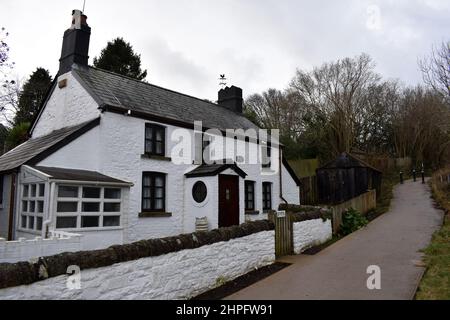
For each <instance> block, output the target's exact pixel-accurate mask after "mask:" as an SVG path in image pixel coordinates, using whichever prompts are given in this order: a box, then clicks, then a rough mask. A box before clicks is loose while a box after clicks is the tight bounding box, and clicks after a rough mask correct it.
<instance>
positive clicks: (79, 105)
mask: <svg viewBox="0 0 450 320" xmlns="http://www.w3.org/2000/svg"><path fill="white" fill-rule="evenodd" d="M63 79H67V86H66V87H65V88H61V89H60V88H59V87H58V85H56V87H55V89H54V91H53V94H52V95H51V97H50V99H49V101H48V102H47V105H46V106H45V108H44V111H43V112H42V114H41V116H40V119H39V121H38V122H37V123H36V126H35V128H34V130H33V132H32V138H37V137H40V136H43V135H46V134H48V133H50V132H52V131H54V130H57V129H61V128H64V127H68V126H74V125H77V124H80V123H83V122H85V121H88V120H91V119H95V118H97V117H98V116H99V114H100V111H99V110H98V104H97V103H96V102H95V100H94V99H93V98H92V97H91V96H90V95H89V94H88V93H87V91H86V90H85V89H84V88H83V87H82V86H81V84H80V83H79V82H78V81H77V80H76V79H75V78H74V77H73V75H72V73H71V72H68V73H65V74H63V75H61V76H59V78H58V81H61V80H63Z"/></svg>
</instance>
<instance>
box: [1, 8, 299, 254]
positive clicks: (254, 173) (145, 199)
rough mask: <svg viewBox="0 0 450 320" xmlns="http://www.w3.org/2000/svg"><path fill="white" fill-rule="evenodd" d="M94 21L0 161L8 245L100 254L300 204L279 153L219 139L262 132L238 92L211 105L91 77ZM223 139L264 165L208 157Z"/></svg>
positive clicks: (70, 48)
mask: <svg viewBox="0 0 450 320" xmlns="http://www.w3.org/2000/svg"><path fill="white" fill-rule="evenodd" d="M86 19H87V17H86V16H85V15H83V14H82V13H81V12H80V11H77V10H75V11H74V12H73V20H72V26H71V28H70V29H68V30H67V31H66V32H65V33H64V40H63V48H62V54H61V59H60V69H59V72H58V76H57V77H56V79H55V81H54V83H53V85H52V87H51V89H50V91H49V92H48V94H47V97H46V99H45V101H44V102H43V104H42V106H41V109H40V112H39V114H38V116H37V117H36V119H35V121H34V122H33V124H32V127H31V129H30V133H29V134H30V139H29V140H28V141H27V142H25V143H24V144H22V145H20V146H18V147H17V148H15V149H13V150H11V151H10V152H8V153H6V154H5V155H3V156H2V157H0V174H1V179H2V181H1V183H0V186H1V187H2V192H1V195H2V197H1V204H0V237H4V238H8V239H10V240H11V239H18V238H20V237H24V238H34V237H36V236H41V237H43V238H45V237H47V236H48V235H49V233H50V232H51V231H67V232H75V233H78V234H82V235H83V239H84V240H83V242H84V246H85V249H96V248H102V247H106V246H109V245H112V244H122V243H129V242H132V241H137V240H140V239H148V238H155V237H164V236H171V235H177V234H180V233H188V232H193V231H195V229H196V218H201V217H206V218H207V222H208V228H209V229H214V228H218V227H227V226H232V225H237V224H240V223H243V222H245V221H247V220H255V219H264V218H266V217H267V215H266V214H267V212H269V211H270V210H273V209H277V208H278V205H279V204H280V203H292V204H298V203H299V181H298V179H297V178H296V176H295V174H294V173H293V171H292V170H291V168H290V167H289V165H288V163H287V161H285V160H284V159H283V154H282V148H279V146H278V144H276V143H275V144H274V143H272V144H271V143H266V142H265V140H262V139H260V138H258V137H254V136H251V137H249V136H246V134H245V133H244V134H242V135H239V134H238V135H236V137H231V138H230V137H226V138H223V136H224V133H225V132H226V130H229V129H241V130H242V131H241V132H244V131H245V130H247V132H250V131H251V130H254V131H255V130H258V128H257V127H256V126H255V125H254V124H253V123H252V122H250V121H249V120H248V119H246V118H245V117H244V116H243V115H242V90H241V89H239V88H237V87H234V86H233V87H231V88H225V89H223V90H221V91H220V92H219V97H218V98H219V99H218V104H214V103H211V102H208V101H205V100H201V99H197V98H194V97H191V96H188V95H185V94H182V93H178V92H175V91H172V90H168V89H164V88H161V87H158V86H155V85H152V84H149V83H145V82H140V81H137V80H134V79H130V78H127V77H124V76H122V75H118V74H114V73H111V72H108V71H104V70H100V69H96V68H93V67H91V66H89V65H88V48H89V38H90V30H91V29H90V27H89V26H88V25H87V22H86ZM195 121H201V122H202V126H203V128H202V129H201V130H200V131H199V130H196V127H195V125H194V122H195ZM208 129H215V131H213V133H211V130H208ZM207 130H208V131H207ZM214 132H215V133H216V134H214ZM255 132H256V131H255ZM186 135H188V136H189V137H192V139H189V141H187V140H186V139H185V138H186ZM183 137H184V143H181V141H182V140H183ZM243 137H244V138H243ZM216 138H217V139H216ZM219 138H223V142H222V145H226V146H228V145H231V146H233V147H232V149H233V151H234V150H235V146H236V145H237V144H239V143H243V144H241V146H242V145H243V146H244V149H245V150H248V152H247V153H248V154H250V155H253V156H254V155H255V154H256V155H257V158H258V159H259V158H267V161H265V162H264V163H263V164H261V162H258V163H251V162H250V161H248V158H250V157H246V156H244V157H242V156H236V155H235V154H234V153H232V155H233V156H232V157H233V158H231V159H232V160H231V161H230V157H229V154H230V153H229V150H228V149H231V148H228V149H227V148H224V149H226V151H225V152H221V151H220V150H219V152H217V150H216V151H215V153H214V152H210V153H208V159H205V158H203V157H202V155H203V153H202V151H204V149H205V148H209V146H208V144H207V143H206V142H208V141H209V143H213V142H214V141H216V142H217V141H220V139H219ZM266 140H267V139H266ZM191 141H192V143H190V142H191ZM186 142H187V144H185V143H186ZM180 145H182V146H184V149H183V148H181V149H180ZM180 150H182V151H181V152H180ZM205 154H206V153H205ZM264 155H265V157H264ZM175 157H176V158H177V159H174V158H175ZM199 157H200V158H199ZM223 159H228V160H227V161H225V162H223V161H219V160H223ZM180 160H181V161H180ZM214 160H216V161H214Z"/></svg>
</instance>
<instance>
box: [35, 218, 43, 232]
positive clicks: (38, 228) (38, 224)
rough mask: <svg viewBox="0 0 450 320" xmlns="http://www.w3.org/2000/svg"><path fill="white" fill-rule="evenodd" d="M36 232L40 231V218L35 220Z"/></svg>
mask: <svg viewBox="0 0 450 320" xmlns="http://www.w3.org/2000/svg"><path fill="white" fill-rule="evenodd" d="M36 230H39V231H41V230H42V217H37V218H36Z"/></svg>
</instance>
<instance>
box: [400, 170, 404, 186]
mask: <svg viewBox="0 0 450 320" xmlns="http://www.w3.org/2000/svg"><path fill="white" fill-rule="evenodd" d="M400 184H403V171H400Z"/></svg>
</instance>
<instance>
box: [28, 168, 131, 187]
mask: <svg viewBox="0 0 450 320" xmlns="http://www.w3.org/2000/svg"><path fill="white" fill-rule="evenodd" d="M33 168H34V169H36V170H38V171H40V172H42V173H45V174H46V175H49V176H50V179H53V180H67V181H89V182H103V183H119V184H127V185H131V183H130V182H126V181H123V180H119V179H116V178H112V177H109V176H106V175H104V174H101V173H99V172H96V171H88V170H78V169H66V168H51V167H41V166H37V167H33Z"/></svg>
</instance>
